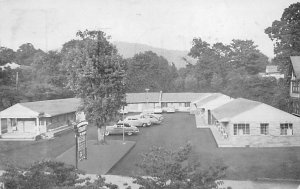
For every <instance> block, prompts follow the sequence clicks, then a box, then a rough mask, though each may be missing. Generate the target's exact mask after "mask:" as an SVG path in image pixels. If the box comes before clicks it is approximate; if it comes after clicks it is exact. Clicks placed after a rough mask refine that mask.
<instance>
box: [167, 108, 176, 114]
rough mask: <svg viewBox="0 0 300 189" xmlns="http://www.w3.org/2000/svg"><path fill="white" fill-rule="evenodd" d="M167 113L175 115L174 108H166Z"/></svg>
mask: <svg viewBox="0 0 300 189" xmlns="http://www.w3.org/2000/svg"><path fill="white" fill-rule="evenodd" d="M166 111H167V113H175V111H176V110H175V108H174V107H167V109H166Z"/></svg>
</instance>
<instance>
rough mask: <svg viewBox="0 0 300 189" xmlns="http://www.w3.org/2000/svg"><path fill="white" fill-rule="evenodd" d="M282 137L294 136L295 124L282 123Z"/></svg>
mask: <svg viewBox="0 0 300 189" xmlns="http://www.w3.org/2000/svg"><path fill="white" fill-rule="evenodd" d="M280 135H293V124H292V123H281V124H280Z"/></svg>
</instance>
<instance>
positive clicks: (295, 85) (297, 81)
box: [289, 56, 300, 116]
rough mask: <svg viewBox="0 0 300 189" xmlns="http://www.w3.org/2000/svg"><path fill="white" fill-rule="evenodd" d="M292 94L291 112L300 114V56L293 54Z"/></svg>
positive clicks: (291, 72)
mask: <svg viewBox="0 0 300 189" xmlns="http://www.w3.org/2000/svg"><path fill="white" fill-rule="evenodd" d="M290 58H291V65H292V66H291V69H290V73H289V74H290V75H289V77H290V96H291V99H292V104H291V108H290V109H291V113H292V114H294V115H297V116H300V56H291V57H290Z"/></svg>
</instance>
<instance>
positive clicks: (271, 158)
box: [109, 113, 300, 180]
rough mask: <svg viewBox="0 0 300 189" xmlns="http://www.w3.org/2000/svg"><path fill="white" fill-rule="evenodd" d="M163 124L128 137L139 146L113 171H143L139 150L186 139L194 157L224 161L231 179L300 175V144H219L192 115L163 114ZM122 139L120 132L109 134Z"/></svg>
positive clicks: (174, 144) (172, 145)
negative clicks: (236, 145)
mask: <svg viewBox="0 0 300 189" xmlns="http://www.w3.org/2000/svg"><path fill="white" fill-rule="evenodd" d="M164 116H165V120H164V123H163V124H162V125H157V126H152V127H149V128H141V129H140V134H139V135H137V136H132V137H130V138H129V137H127V139H128V140H134V141H136V146H135V148H134V149H133V150H131V151H130V153H129V154H128V155H127V156H126V157H124V158H123V159H122V160H121V161H120V162H119V163H118V164H116V165H115V167H114V168H113V169H112V170H111V172H110V174H116V175H127V176H130V175H136V174H142V171H141V170H139V169H138V168H137V167H136V166H135V164H136V162H138V161H139V159H140V158H139V154H141V153H143V152H147V151H148V150H149V148H150V147H151V146H153V145H155V146H164V147H168V148H173V149H175V148H178V147H180V146H183V145H184V144H185V143H186V142H187V141H190V142H191V143H192V145H193V154H192V156H193V157H192V158H193V159H197V160H199V161H200V162H201V164H202V165H204V166H207V165H210V164H214V163H215V162H216V161H217V162H223V163H224V164H226V165H227V166H228V170H227V178H228V179H243V180H247V179H256V178H292V179H300V147H299V148H298V147H297V148H295V147H291V148H217V146H216V143H215V141H214V138H213V136H212V134H211V131H210V130H209V129H197V128H196V126H195V118H194V116H193V115H189V114H186V113H176V114H164ZM109 138H110V139H119V138H120V137H119V136H113V137H109Z"/></svg>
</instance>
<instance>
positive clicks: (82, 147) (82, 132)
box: [74, 121, 88, 169]
mask: <svg viewBox="0 0 300 189" xmlns="http://www.w3.org/2000/svg"><path fill="white" fill-rule="evenodd" d="M87 125H88V122H87V121H83V122H80V123H78V124H77V125H75V128H74V129H75V168H76V169H77V168H78V161H82V160H84V159H87V147H86V130H87Z"/></svg>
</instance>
